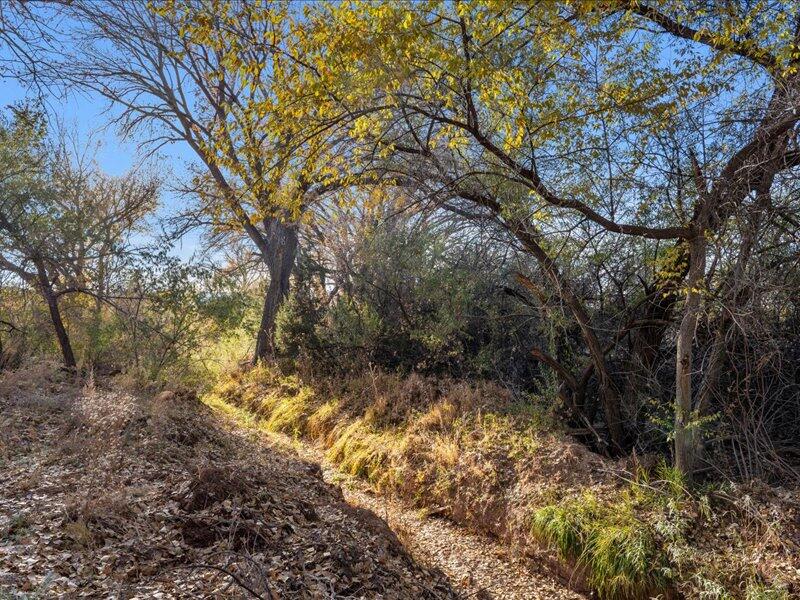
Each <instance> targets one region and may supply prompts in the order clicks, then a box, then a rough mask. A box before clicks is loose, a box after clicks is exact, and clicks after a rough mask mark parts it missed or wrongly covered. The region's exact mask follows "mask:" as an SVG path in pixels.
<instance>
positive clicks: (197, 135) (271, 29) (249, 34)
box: [62, 0, 329, 361]
mask: <svg viewBox="0 0 800 600" xmlns="http://www.w3.org/2000/svg"><path fill="white" fill-rule="evenodd" d="M70 10H71V14H72V15H73V17H74V19H75V21H76V22H77V23H78V26H77V28H76V29H75V31H74V32H73V34H74V35H73V38H72V44H74V45H73V51H72V52H71V53H70V57H69V59H68V60H67V61H65V62H64V64H63V66H62V73H63V74H65V76H66V77H67V78H68V79H69V80H70V81H71V82H72V83H73V84H74V85H76V86H78V87H80V88H83V89H89V90H92V91H94V92H97V93H99V94H101V95H102V96H104V97H106V98H108V99H109V100H110V101H111V102H112V103H113V104H114V105H115V106H116V107H118V108H119V109H120V112H119V116H118V117H117V123H118V124H119V125H121V128H122V131H123V133H125V134H130V133H133V132H135V131H136V132H140V133H143V134H144V135H146V136H147V139H148V141H149V142H150V143H151V144H152V145H153V147H154V148H158V147H160V146H162V145H164V144H168V143H172V142H180V143H184V144H186V145H187V146H188V147H189V148H190V149H191V150H192V151H193V152H194V154H195V155H196V157H197V159H198V160H199V161H200V163H201V165H202V170H201V171H200V172H198V177H197V179H196V180H195V182H194V186H193V187H194V189H195V191H196V192H197V194H196V196H197V198H198V202H197V204H196V205H195V206H194V207H193V208H192V209H190V210H188V211H187V216H190V222H195V223H198V222H202V223H204V224H206V225H208V226H209V227H208V231H209V232H210V234H211V239H212V240H214V241H216V242H218V243H220V242H225V241H226V240H230V237H231V236H241V235H244V236H246V238H247V239H249V240H250V242H251V243H252V244H253V246H254V248H255V250H256V252H257V253H258V254H259V255H260V256H261V259H262V260H263V262H264V263H265V264H266V266H267V268H268V271H269V275H270V278H269V285H268V287H267V290H266V293H265V296H264V304H263V309H262V316H261V323H260V326H259V330H258V334H257V339H256V346H255V353H254V361H258V360H262V359H266V358H268V357H270V356H271V355H272V354H273V352H274V330H275V317H276V315H277V311H278V309H279V307H280V305H281V303H282V302H283V300H284V299H285V298H286V296H287V294H288V292H289V284H290V277H291V273H292V269H293V266H294V262H295V256H296V254H297V245H298V231H297V230H298V227H299V226H300V224H301V219H302V216H303V214H304V213H305V212H306V210H307V208H308V206H309V205H312V204H313V203H314V202H315V201H316V200H317V198H318V197H319V196H320V195H321V194H322V193H324V192H325V191H327V188H326V186H325V181H324V177H323V176H322V175H321V174H322V173H324V172H325V169H327V168H329V167H327V166H325V165H322V166H320V163H319V162H318V161H317V160H316V159H315V156H314V152H313V148H309V147H308V144H305V145H304V144H302V143H297V142H295V141H293V140H290V139H288V138H287V137H286V134H285V128H284V127H283V120H284V119H285V118H286V115H285V113H284V112H283V111H282V110H279V109H280V107H281V105H280V103H279V101H278V100H279V98H278V92H279V90H280V82H281V79H282V77H283V73H284V71H285V70H286V69H287V68H291V66H292V65H291V63H292V61H293V58H292V55H291V53H290V52H289V50H288V48H287V44H288V43H289V42H288V41H287V39H288V26H289V22H290V21H289V16H288V10H289V7H288V5H287V4H286V3H280V2H275V3H272V2H267V3H262V4H258V5H252V4H250V3H238V2H237V3H218V2H212V3H211V4H209V5H205V4H204V3H196V2H164V3H156V8H152V9H151V8H150V7H148V6H147V5H145V4H144V3H131V2H127V1H125V0H110V1H109V2H104V3H102V4H98V3H96V2H88V1H87V2H75V3H74V4H73V5H72V6H71V7H70Z"/></svg>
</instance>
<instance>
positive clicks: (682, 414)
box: [675, 229, 706, 479]
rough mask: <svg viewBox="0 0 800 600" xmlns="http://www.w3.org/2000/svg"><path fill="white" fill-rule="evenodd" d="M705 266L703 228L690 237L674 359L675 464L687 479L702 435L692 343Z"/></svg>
mask: <svg viewBox="0 0 800 600" xmlns="http://www.w3.org/2000/svg"><path fill="white" fill-rule="evenodd" d="M705 270H706V238H705V231H704V230H702V229H700V230H699V231H698V232H696V233H695V236H694V238H693V239H692V240H691V241H690V252H689V274H688V276H687V279H686V286H687V291H686V303H685V305H684V309H683V318H682V319H681V324H680V327H679V329H678V338H677V357H676V358H677V360H676V362H675V466H676V467H677V469H678V470H679V471H680V472H681V473H683V474H684V475H685V476H686V477H687V478H688V479H691V478H692V475H693V474H694V470H695V467H696V462H697V455H698V448H699V441H700V440H699V437H698V435H697V425H696V423H693V422H692V421H694V420H695V419H696V415H695V414H694V413H695V411H694V406H693V401H692V400H693V399H692V346H693V345H694V337H695V330H696V328H697V321H698V318H699V316H700V311H701V308H702V299H703V298H702V296H703V292H702V286H703V279H704V276H705Z"/></svg>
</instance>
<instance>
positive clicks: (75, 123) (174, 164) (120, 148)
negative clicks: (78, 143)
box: [0, 77, 199, 258]
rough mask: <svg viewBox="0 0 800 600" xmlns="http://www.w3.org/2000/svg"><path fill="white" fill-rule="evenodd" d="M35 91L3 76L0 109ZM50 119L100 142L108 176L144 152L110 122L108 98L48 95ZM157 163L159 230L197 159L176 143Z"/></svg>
mask: <svg viewBox="0 0 800 600" xmlns="http://www.w3.org/2000/svg"><path fill="white" fill-rule="evenodd" d="M32 96H33V94H32V93H31V92H30V90H28V89H26V87H25V86H24V84H22V83H20V82H18V81H17V80H15V79H13V78H10V77H0V109H2V110H3V111H5V110H6V108H7V107H8V106H9V105H12V104H15V103H18V102H21V101H23V100H25V99H26V98H28V97H32ZM45 103H46V107H47V111H48V113H49V114H50V116H51V118H56V119H58V120H60V121H61V122H62V123H63V124H64V126H66V128H67V129H68V130H69V129H74V130H75V131H76V132H77V133H78V135H79V136H80V139H82V140H83V139H88V137H89V136H90V135H93V136H94V139H95V140H97V141H100V142H101V146H100V148H99V150H98V152H97V154H96V159H97V162H98V164H99V166H100V168H101V169H103V171H105V172H106V173H108V174H109V175H122V174H124V173H125V172H126V171H128V170H129V169H130V168H131V167H133V166H134V165H136V164H137V163H138V162H140V159H141V155H142V153H141V152H140V145H139V143H137V140H123V139H121V138H120V136H119V135H118V132H117V131H116V130H115V128H114V127H113V125H109V121H110V118H111V117H112V116H113V114H114V112H113V109H112V110H111V112H109V110H108V109H109V104H108V101H107V100H105V99H103V98H99V97H93V96H87V95H85V94H84V95H71V96H69V97H67V98H61V97H55V96H48V97H47V98H46V99H45ZM152 162H153V163H154V166H155V167H156V168H157V169H158V171H160V172H161V173H162V174H163V175H164V176H165V182H166V185H165V187H164V189H163V192H162V198H161V199H162V205H161V208H160V209H159V211H158V213H157V214H156V215H155V217H154V219H153V226H154V229H156V230H158V229H160V226H161V225H162V224H163V222H164V221H165V219H166V218H167V217H168V216H169V215H170V214H174V213H175V212H176V211H177V210H178V209H179V208H180V204H181V203H182V202H185V200H184V199H183V198H181V197H180V195H179V194H177V193H176V192H175V190H174V189H173V188H172V187H171V186H173V185H176V184H177V183H179V182H180V181H181V180H182V179H184V178H185V177H186V176H187V174H188V169H187V165H188V164H189V163H191V162H194V155H193V154H192V151H191V150H190V149H189V148H188V147H187V146H185V145H183V144H180V143H174V144H172V145H170V146H166V147H164V148H162V149H161V150H160V152H159V156H158V157H154V159H152ZM198 239H199V232H198V233H194V234H190V235H187V236H185V238H184V239H183V240H182V241H180V242H178V244H177V245H176V247H175V249H174V253H175V254H177V255H178V256H181V257H183V258H188V257H189V256H190V255H191V254H192V253H193V252H194V251H195V250H196V249H197V247H198Z"/></svg>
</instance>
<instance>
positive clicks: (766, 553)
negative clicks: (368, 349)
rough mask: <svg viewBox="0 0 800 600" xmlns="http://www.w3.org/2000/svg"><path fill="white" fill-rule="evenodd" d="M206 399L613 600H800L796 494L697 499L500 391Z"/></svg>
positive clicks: (290, 383) (367, 391) (276, 381)
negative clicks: (591, 446) (578, 439)
mask: <svg viewBox="0 0 800 600" xmlns="http://www.w3.org/2000/svg"><path fill="white" fill-rule="evenodd" d="M205 401H206V402H208V403H209V404H210V405H211V406H214V407H216V408H218V409H219V410H222V411H227V412H228V413H230V414H232V415H233V416H235V417H236V418H238V419H240V420H243V421H249V422H250V424H251V425H252V426H253V427H254V428H256V429H260V430H267V431H271V432H280V433H283V434H287V435H289V436H291V437H293V438H295V439H304V440H307V441H310V442H312V443H313V445H314V446H315V447H316V448H317V449H318V450H317V451H318V452H322V453H323V454H324V456H325V458H326V459H327V460H328V461H329V462H330V463H331V464H333V465H335V466H336V468H337V469H338V470H339V471H341V472H342V473H344V474H346V475H349V476H352V477H355V478H357V479H360V480H362V481H365V482H367V483H368V484H369V485H370V486H372V488H374V489H375V490H377V491H378V492H379V493H380V494H383V495H387V496H389V497H392V498H396V499H400V500H402V502H403V503H404V504H406V505H407V506H412V507H416V508H418V509H420V510H421V511H423V512H427V513H430V514H435V515H441V516H446V517H447V518H449V519H451V520H452V521H453V522H455V523H458V524H461V525H464V526H467V527H468V528H470V529H472V530H474V531H480V532H486V533H490V534H492V535H493V536H495V537H496V539H498V540H500V541H501V542H502V544H503V547H504V548H508V549H511V550H512V552H516V554H517V556H527V557H530V558H533V559H534V561H535V562H536V563H537V564H540V565H549V567H550V572H551V574H552V575H553V576H556V577H561V578H562V581H564V582H565V583H567V584H569V585H570V586H571V587H572V588H573V589H576V590H577V591H586V590H592V591H593V592H595V593H596V594H598V595H599V596H600V597H602V598H608V599H614V598H620V599H636V598H650V597H661V598H718V599H724V600H736V599H746V600H788V599H789V598H794V597H800V496H798V492H797V491H796V490H786V489H781V488H774V487H769V486H765V485H763V484H758V483H753V484H750V485H747V486H742V485H736V484H733V483H730V482H713V483H711V484H709V485H707V486H705V487H702V488H693V489H689V488H688V487H687V486H686V484H685V482H684V481H683V480H682V478H681V476H680V473H678V472H676V471H675V470H674V469H671V468H670V467H669V466H668V465H665V464H664V463H663V462H660V463H659V462H658V461H649V463H647V464H644V461H637V460H636V459H635V457H634V458H633V459H632V460H629V461H621V462H614V461H610V460H607V459H604V458H602V457H600V456H598V455H596V454H593V453H591V452H589V451H588V450H587V449H586V448H584V447H582V446H580V445H579V444H576V443H575V442H574V441H571V440H570V439H569V438H568V437H567V436H565V435H563V434H559V433H558V427H557V424H556V423H554V422H553V421H548V415H547V414H546V413H543V412H541V411H540V410H539V409H537V407H536V406H535V405H533V404H531V403H523V404H519V403H517V402H515V400H514V399H513V398H512V397H511V396H510V394H509V393H508V392H507V391H505V390H503V389H502V388H500V387H498V386H496V385H492V384H489V383H480V382H478V383H469V382H459V381H453V380H446V379H434V378H424V377H420V376H418V375H412V376H410V377H399V376H396V375H390V374H384V373H368V374H366V375H365V376H364V377H361V378H352V377H351V378H347V379H346V380H337V381H332V380H324V379H323V380H319V379H315V380H309V381H303V380H301V379H300V378H299V377H298V376H297V375H282V374H280V373H279V372H277V371H276V370H275V369H269V368H264V367H262V368H257V369H252V370H247V371H242V372H237V373H234V374H232V376H231V377H230V379H228V380H225V381H222V382H220V383H219V384H218V385H217V386H216V388H215V389H214V390H213V391H212V392H211V393H210V394H208V395H207V396H206V397H205Z"/></svg>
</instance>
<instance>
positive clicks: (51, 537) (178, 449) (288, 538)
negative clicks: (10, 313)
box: [0, 368, 457, 600]
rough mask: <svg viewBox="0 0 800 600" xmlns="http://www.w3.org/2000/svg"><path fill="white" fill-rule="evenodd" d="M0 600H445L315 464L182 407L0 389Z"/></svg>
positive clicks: (432, 576) (6, 382) (15, 376)
mask: <svg viewBox="0 0 800 600" xmlns="http://www.w3.org/2000/svg"><path fill="white" fill-rule="evenodd" d="M0 429H2V433H3V435H2V439H1V440H0V597H3V598H6V597H9V598H55V597H64V598H71V597H75V598H78V597H87V598H89V597H90V598H98V597H115V598H131V599H132V598H206V597H218V598H237V597H243V598H252V597H260V598H271V599H277V598H284V599H285V598H396V599H398V600H399V599H408V598H431V599H433V598H455V597H457V594H456V592H455V591H454V590H453V588H452V587H451V585H450V582H449V581H448V580H447V578H446V577H445V576H444V575H443V574H442V573H440V572H437V571H435V570H433V569H430V568H427V567H425V566H422V565H420V564H418V563H417V562H415V561H414V559H412V558H411V557H410V555H409V554H408V553H407V552H406V551H405V549H404V548H403V546H402V544H401V543H400V542H399V541H398V539H397V537H396V536H395V535H394V534H393V533H392V532H391V531H390V530H389V529H388V528H387V527H386V525H385V523H384V522H383V521H382V520H381V519H379V518H377V517H376V516H375V515H374V514H372V513H371V512H369V511H366V510H363V509H359V508H354V507H353V506H351V505H349V504H347V503H346V502H345V501H344V499H343V498H342V496H341V492H340V490H339V489H338V488H337V487H335V486H331V485H329V484H326V483H325V482H324V481H323V479H322V477H321V471H320V469H319V467H318V465H315V464H312V463H309V462H306V461H303V460H301V459H299V458H298V457H297V456H296V455H295V454H294V453H292V452H289V451H286V450H285V449H281V448H279V447H276V446H273V445H270V444H267V443H265V442H264V441H263V440H262V439H257V438H252V437H248V436H247V435H245V434H243V433H242V432H241V431H236V430H233V429H230V428H228V427H226V426H225V425H224V424H223V423H221V422H220V420H219V419H218V418H216V417H215V416H214V415H212V414H211V411H209V410H208V409H207V408H206V407H205V406H203V405H202V404H200V403H199V402H198V401H197V400H196V399H194V398H191V397H180V396H176V395H171V394H166V395H164V396H161V397H160V398H157V399H156V400H153V401H143V400H141V399H139V398H137V397H135V396H133V395H131V394H127V393H123V392H111V391H107V390H103V389H100V387H97V388H94V387H92V386H88V387H86V386H83V387H80V386H76V385H75V384H73V383H72V382H69V381H67V380H65V379H64V378H63V377H58V376H54V375H53V374H52V372H50V371H49V370H47V369H44V368H42V369H38V370H33V371H31V370H29V371H27V372H18V373H12V374H6V375H4V376H3V377H2V379H0Z"/></svg>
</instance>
